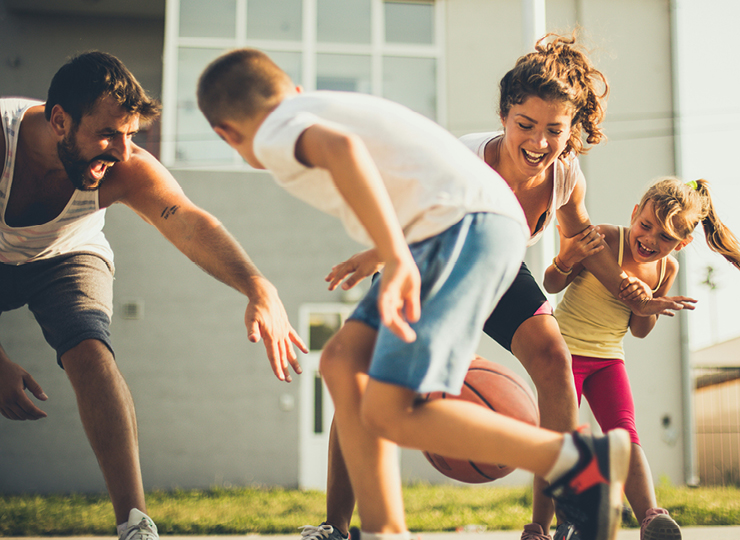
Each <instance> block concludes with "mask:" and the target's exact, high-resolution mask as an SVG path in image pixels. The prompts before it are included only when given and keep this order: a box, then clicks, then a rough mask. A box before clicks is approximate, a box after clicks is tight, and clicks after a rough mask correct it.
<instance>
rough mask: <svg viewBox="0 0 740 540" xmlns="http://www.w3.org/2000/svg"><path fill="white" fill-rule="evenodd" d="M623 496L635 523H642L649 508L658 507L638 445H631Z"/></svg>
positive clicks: (651, 479) (648, 467)
mask: <svg viewBox="0 0 740 540" xmlns="http://www.w3.org/2000/svg"><path fill="white" fill-rule="evenodd" d="M624 494H625V495H626V496H627V500H628V501H629V503H630V506H631V507H632V511H633V512H634V514H635V518H637V523H642V520H643V519H645V514H646V513H647V511H648V510H649V509H650V508H656V507H657V506H658V502H657V501H656V499H655V486H654V485H653V477H652V473H651V472H650V465H649V464H648V461H647V458H646V457H645V453H644V452H643V451H642V447H641V446H640V445H639V444H635V443H632V454H630V468H629V473H628V475H627V481H626V482H625V484H624Z"/></svg>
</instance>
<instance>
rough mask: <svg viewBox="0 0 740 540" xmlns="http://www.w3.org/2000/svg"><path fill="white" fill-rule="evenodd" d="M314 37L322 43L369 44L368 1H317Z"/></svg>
mask: <svg viewBox="0 0 740 540" xmlns="http://www.w3.org/2000/svg"><path fill="white" fill-rule="evenodd" d="M317 11H318V20H317V23H316V26H317V29H316V36H317V38H318V40H319V42H324V43H370V0H318V5H317Z"/></svg>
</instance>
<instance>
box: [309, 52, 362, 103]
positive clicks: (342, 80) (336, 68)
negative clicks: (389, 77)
mask: <svg viewBox="0 0 740 540" xmlns="http://www.w3.org/2000/svg"><path fill="white" fill-rule="evenodd" d="M370 67H371V62H370V57H369V56H361V55H354V54H319V55H317V58H316V89H317V90H344V91H346V92H363V93H365V94H370V93H372V86H371V79H370Z"/></svg>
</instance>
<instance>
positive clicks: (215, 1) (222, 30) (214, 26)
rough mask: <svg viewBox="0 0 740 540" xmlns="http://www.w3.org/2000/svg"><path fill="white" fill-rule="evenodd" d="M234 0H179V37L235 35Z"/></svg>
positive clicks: (228, 36)
mask: <svg viewBox="0 0 740 540" xmlns="http://www.w3.org/2000/svg"><path fill="white" fill-rule="evenodd" d="M234 21H236V0H180V37H216V38H231V39H233V38H234V37H235V36H236V24H235V22H234Z"/></svg>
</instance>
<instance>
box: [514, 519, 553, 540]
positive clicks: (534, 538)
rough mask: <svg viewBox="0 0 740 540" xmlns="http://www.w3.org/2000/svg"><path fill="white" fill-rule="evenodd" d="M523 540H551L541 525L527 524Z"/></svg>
mask: <svg viewBox="0 0 740 540" xmlns="http://www.w3.org/2000/svg"><path fill="white" fill-rule="evenodd" d="M521 540H551V539H550V535H549V534H545V532H544V531H543V530H542V526H541V525H540V524H539V523H527V524H526V525H525V526H524V532H523V533H522V537H521Z"/></svg>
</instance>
